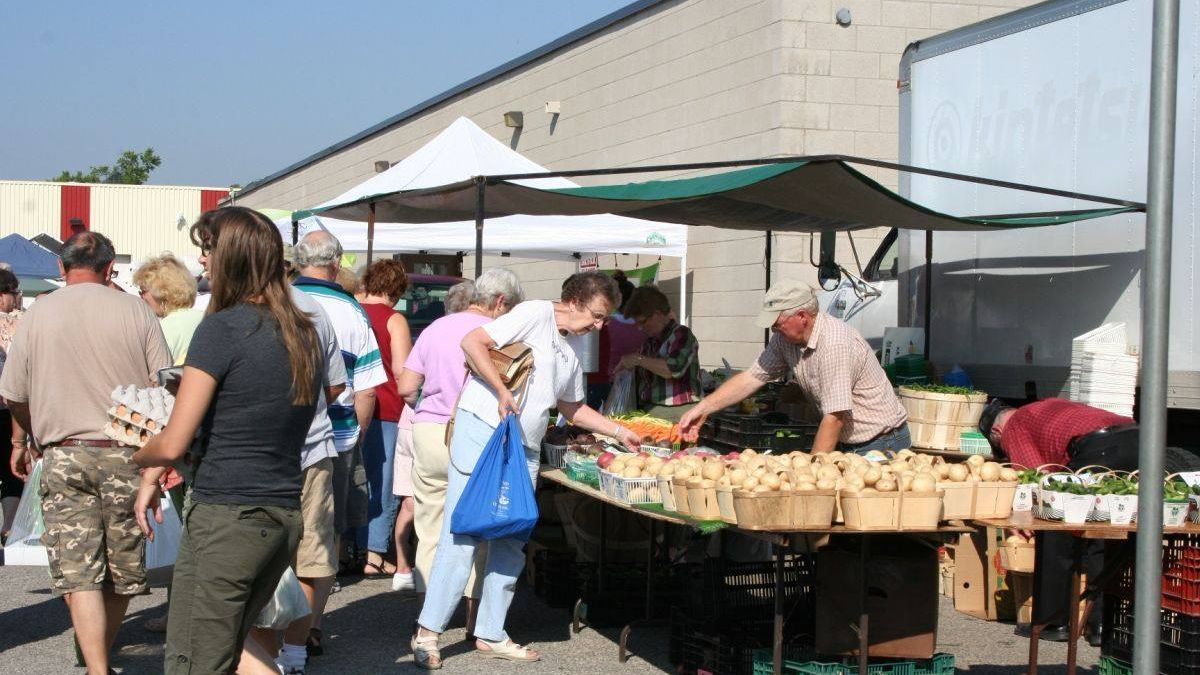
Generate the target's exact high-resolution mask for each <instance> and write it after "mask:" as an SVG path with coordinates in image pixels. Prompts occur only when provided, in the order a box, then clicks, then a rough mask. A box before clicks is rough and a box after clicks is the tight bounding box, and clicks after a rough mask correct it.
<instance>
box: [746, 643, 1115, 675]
mask: <svg viewBox="0 0 1200 675" xmlns="http://www.w3.org/2000/svg"><path fill="white" fill-rule="evenodd" d="M774 666H775V664H774V662H773V657H772V652H771V650H770V649H760V650H757V651H755V652H754V675H771V673H772V672H774ZM783 672H784V674H785V675H854V673H857V672H858V662H857V661H855V660H853V659H847V662H832V663H830V662H826V661H792V660H789V659H784V661H783ZM867 672H868V673H870V675H954V655H953V654H945V653H938V654H934V655H933V658H931V659H929V660H925V661H887V662H876V663H871V664H868V665H867ZM1102 675H1129V673H1128V672H1127V671H1126V672H1123V673H1122V672H1113V673H1102Z"/></svg>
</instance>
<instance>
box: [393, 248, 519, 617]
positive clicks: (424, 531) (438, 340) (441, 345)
mask: <svg viewBox="0 0 1200 675" xmlns="http://www.w3.org/2000/svg"><path fill="white" fill-rule="evenodd" d="M523 299H524V296H523V293H522V291H521V283H520V282H519V281H518V280H517V276H516V275H515V274H513V273H512V272H510V271H508V270H506V269H490V270H487V271H486V272H484V273H483V275H481V276H480V277H479V278H478V279H476V280H475V288H474V291H473V292H472V294H471V301H470V303H471V304H470V306H469V307H468V308H467V310H466V311H463V312H458V313H455V314H447V315H446V316H443V317H442V318H440V319H438V320H437V321H434V322H433V323H431V324H429V327H427V328H426V329H425V330H424V331H422V332H421V335H420V337H418V338H417V342H416V344H415V345H413V349H412V352H411V353H410V354H409V356H408V360H407V361H405V362H404V371H403V372H402V373H401V374H400V379H399V380H398V381H397V385H398V387H399V390H400V395H401V396H402V397H404V399H405V400H406V401H407V402H408V404H409V405H411V406H414V408H415V409H416V413H415V414H414V416H413V425H412V435H413V471H412V488H413V498H414V501H415V512H414V528H415V529H416V533H417V564H416V576H415V579H414V581H415V583H416V587H417V593H424V592H425V584H426V582H428V581H429V575H430V571H431V568H432V567H433V556H434V554H435V553H436V552H437V544H438V539H439V537H440V535H441V532H442V511H443V506H444V504H445V501H446V482H447V469H448V466H449V461H450V450H449V448H447V447H446V424H447V423H448V422H449V421H450V415H451V413H453V412H454V408H455V406H456V405H457V404H458V397H459V393H460V392H461V391H462V388H463V385H465V384H466V382H467V371H466V363H465V360H464V357H463V350H462V341H463V338H464V337H466V336H467V333H470V332H471V331H473V330H475V329H476V328H479V327H480V326H482V325H484V324H485V323H488V322H489V321H491V320H492V319H494V318H496V317H498V316H500V315H502V314H506V313H508V311H509V310H511V309H512V308H513V307H515V306H516V305H517V304H518V303H520V302H521V301H522V300H523ZM418 393H419V394H420V401H419V402H418ZM481 562H482V561H481V560H477V561H476V570H477V571H479V572H480V573H479V574H475V575H473V582H469V583H468V584H467V589H468V591H467V595H468V598H478V597H479V588H478V582H481V581H482V579H483V575H482V569H481V564H480V563H481ZM472 604H473V603H471V601H470V600H468V606H470V605H472ZM468 616H472V617H473V616H474V613H473V612H469V614H468ZM468 632H470V625H468Z"/></svg>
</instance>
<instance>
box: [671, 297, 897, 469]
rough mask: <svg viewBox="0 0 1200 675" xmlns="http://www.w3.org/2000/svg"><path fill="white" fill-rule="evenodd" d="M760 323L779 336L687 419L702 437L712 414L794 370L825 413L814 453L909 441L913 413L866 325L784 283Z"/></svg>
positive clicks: (689, 430)
mask: <svg viewBox="0 0 1200 675" xmlns="http://www.w3.org/2000/svg"><path fill="white" fill-rule="evenodd" d="M758 325H760V326H762V327H763V328H770V329H771V331H772V332H773V333H774V335H772V336H771V341H770V343H769V344H768V345H767V348H766V349H764V350H763V352H762V353H761V354H759V356H758V359H757V360H756V361H755V362H754V365H753V366H751V367H750V368H749V369H748V370H746V371H744V372H741V373H739V374H737V375H735V376H734V377H732V378H730V379H729V381H728V382H726V383H725V384H723V385H721V387H720V388H718V389H717V390H716V391H715V392H713V393H712V394H711V395H710V396H709V397H708V398H705V399H704V400H703V401H701V402H700V403H699V404H697V406H696V407H695V408H693V409H692V410H691V411H689V412H688V413H687V414H685V415H684V416H683V418H682V419H681V420H680V422H679V425H680V428H681V431H682V433H683V435H684V437H685V438H688V439H691V440H694V439H695V438H696V436H697V435H698V434H699V431H700V425H702V424H703V423H704V419H705V418H706V417H708V415H709V414H710V413H713V412H717V411H719V410H722V409H724V408H727V407H729V406H731V405H733V404H735V403H737V402H739V401H741V400H742V399H745V398H747V397H749V396H751V395H752V394H754V392H756V391H758V389H759V388H761V387H762V386H763V385H764V384H766V383H767V382H771V381H775V380H782V379H784V378H786V377H787V376H788V375H789V374H790V375H791V377H792V379H794V380H795V381H796V383H797V384H798V385H800V388H801V389H803V390H804V394H805V396H807V397H808V399H809V400H810V401H812V402H813V403H814V404H815V405H816V406H817V407H818V408H819V409H820V411H821V415H822V417H821V426H820V427H819V428H818V430H817V438H816V441H814V443H813V452H831V451H833V450H837V449H839V447H840V449H841V450H843V451H845V452H856V453H859V454H865V453H867V452H869V451H871V450H882V451H888V450H890V451H896V450H902V449H904V448H907V447H909V446H910V445H911V444H912V442H911V439H910V437H909V433H908V415H907V414H906V413H905V411H904V407H903V406H902V405H900V401H899V400H898V399H897V398H896V393H895V390H893V389H892V385H891V383H890V382H888V379H887V375H885V374H884V372H883V368H881V367H880V365H879V361H878V360H876V358H875V351H874V350H873V349H871V347H870V345H868V344H867V341H866V340H864V339H863V337H862V336H861V335H859V334H858V331H856V330H854V329H853V328H851V327H850V326H848V325H846V324H845V323H844V322H842V321H839V320H837V319H835V318H833V317H831V316H829V315H828V314H826V313H824V312H822V311H820V307H819V305H818V304H817V291H816V289H815V288H813V287H812V286H809V285H808V284H805V283H801V282H794V281H781V282H779V283H777V284H775V285H774V286H772V287H771V289H770V290H769V291H767V295H766V298H764V299H763V307H762V311H761V312H759V315H758Z"/></svg>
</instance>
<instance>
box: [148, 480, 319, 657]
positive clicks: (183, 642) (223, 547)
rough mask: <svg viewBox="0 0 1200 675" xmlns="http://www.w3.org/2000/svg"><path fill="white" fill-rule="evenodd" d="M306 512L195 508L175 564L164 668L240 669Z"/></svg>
mask: <svg viewBox="0 0 1200 675" xmlns="http://www.w3.org/2000/svg"><path fill="white" fill-rule="evenodd" d="M301 529H302V528H301V520H300V510H299V509H288V508H281V507H278V506H241V505H233V504H204V503H189V504H186V505H185V506H184V510H183V540H182V541H181V542H180V545H179V556H178V557H177V558H176V560H175V576H174V578H173V579H172V582H171V583H172V585H173V586H174V589H173V591H174V592H173V593H172V594H171V606H170V609H169V612H168V615H167V646H166V657H165V663H164V667H163V670H164V672H165V673H167V674H168V675H184V674H187V675H197V674H202V675H215V674H217V673H231V672H234V671H236V670H237V665H238V659H239V658H240V657H241V654H242V645H243V643H244V642H245V641H246V636H247V635H248V634H249V633H250V629H251V628H252V627H253V626H254V620H255V619H256V618H257V617H258V614H259V612H261V611H262V608H263V607H264V606H266V604H267V602H269V601H270V600H271V597H272V595H273V594H274V593H275V586H276V585H277V584H278V583H279V577H280V576H282V575H283V571H284V569H286V568H287V566H288V565H290V564H291V562H292V559H293V558H294V557H295V555H296V546H297V545H298V544H299V542H300V533H301Z"/></svg>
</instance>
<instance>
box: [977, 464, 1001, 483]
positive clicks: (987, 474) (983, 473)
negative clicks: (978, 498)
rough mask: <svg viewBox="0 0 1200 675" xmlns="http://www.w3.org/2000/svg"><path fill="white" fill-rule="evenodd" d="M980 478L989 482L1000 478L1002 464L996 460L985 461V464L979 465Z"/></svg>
mask: <svg viewBox="0 0 1200 675" xmlns="http://www.w3.org/2000/svg"><path fill="white" fill-rule="evenodd" d="M979 478H980V480H983V481H986V482H989V483H990V482H992V481H997V480H1000V465H999V464H997V463H996V462H984V464H983V466H981V467H979Z"/></svg>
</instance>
